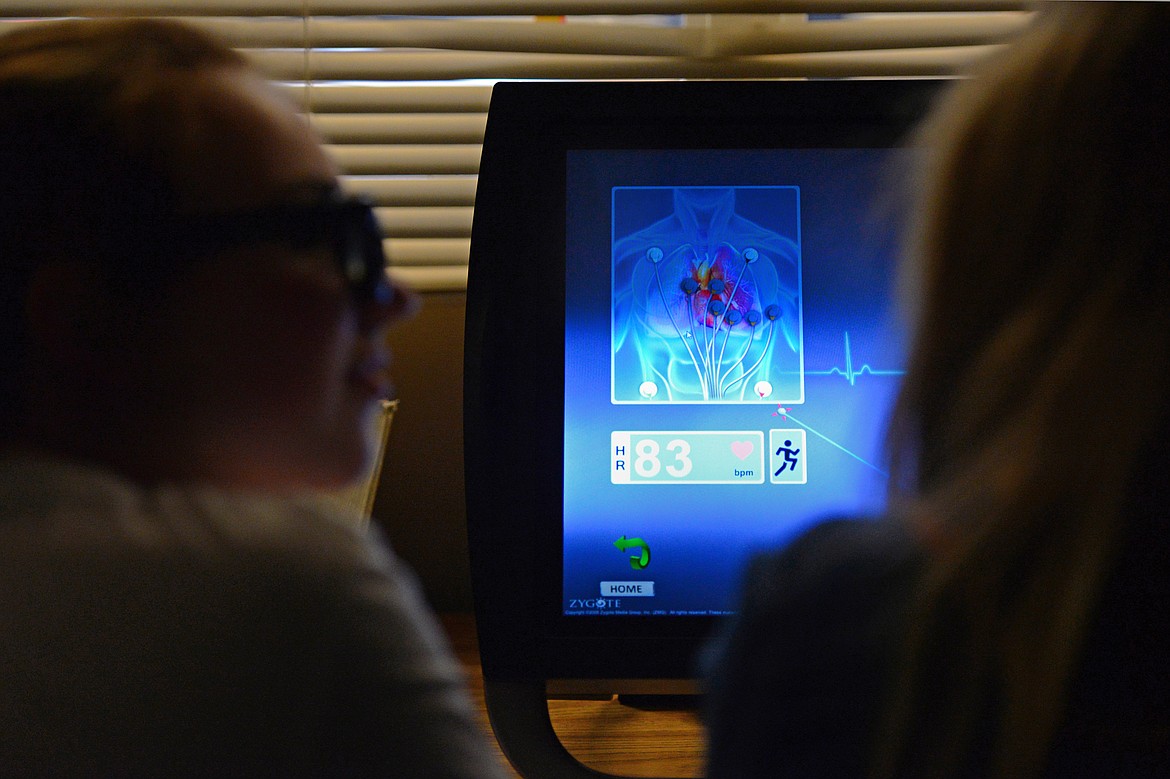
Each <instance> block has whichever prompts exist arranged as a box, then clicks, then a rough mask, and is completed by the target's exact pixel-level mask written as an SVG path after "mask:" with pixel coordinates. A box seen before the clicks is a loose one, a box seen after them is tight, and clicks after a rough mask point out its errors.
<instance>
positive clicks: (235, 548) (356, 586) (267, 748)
mask: <svg viewBox="0 0 1170 779" xmlns="http://www.w3.org/2000/svg"><path fill="white" fill-rule="evenodd" d="M499 770H500V769H499V767H498V764H497V762H496V760H495V758H494V757H493V756H491V754H490V753H489V752H488V750H487V749H486V743H485V737H484V734H483V733H481V732H480V730H479V729H478V726H477V725H476V724H475V720H474V716H473V712H472V709H471V706H470V703H469V701H468V699H467V697H466V695H465V692H464V689H463V682H462V675H461V669H460V667H459V666H458V664H457V663H456V662H455V661H454V659H453V658H452V656H451V654H450V652H449V650H448V648H447V645H446V642H445V639H444V637H443V635H442V633H441V631H440V630H439V629H438V627H437V625H436V623H435V621H434V619H433V618H432V616H431V615H430V613H429V612H428V610H427V608H426V606H425V604H424V602H423V600H422V598H421V596H420V594H419V592H418V589H417V586H416V584H415V582H414V579H413V577H412V576H411V575H410V574H409V573H408V572H406V571H404V569H403V566H402V564H401V563H400V562H398V561H397V560H396V559H395V558H394V557H393V555H392V554H391V553H390V552H389V550H388V549H387V548H386V547H385V546H384V545H382V544H381V543H380V542H379V541H378V540H377V538H376V537H371V535H370V534H369V533H368V532H365V531H361V530H359V529H358V528H357V527H355V526H354V523H353V522H352V521H351V520H348V519H347V518H346V517H345V516H344V515H343V514H340V513H337V512H335V511H334V510H332V509H331V508H330V507H329V506H328V505H326V504H325V503H323V502H320V501H315V500H308V499H306V500H303V501H278V500H275V499H273V498H269V497H262V496H248V495H238V494H228V493H224V492H222V491H217V490H213V489H207V488H194V487H188V486H164V487H158V488H150V489H144V488H141V487H139V486H137V485H135V484H133V483H131V482H129V481H127V480H125V479H122V478H120V477H119V476H117V475H114V474H111V473H106V472H102V471H100V470H97V469H94V468H89V467H85V466H79V465H73V464H65V463H60V462H52V461H47V460H35V459H30V458H16V457H8V458H4V459H0V774H2V775H8V774H11V773H19V774H21V775H24V774H27V773H45V774H53V775H59V774H61V773H66V774H77V775H86V776H92V775H101V774H107V773H116V774H118V775H152V776H163V775H166V776H175V775H184V774H185V775H223V774H232V775H273V774H280V775H286V776H287V775H305V776H321V775H345V776H350V775H355V774H361V775H370V774H376V775H383V776H404V777H407V776H408V777H452V778H454V777H460V778H462V777H498V776H500V773H499Z"/></svg>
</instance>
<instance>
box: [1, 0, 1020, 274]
mask: <svg viewBox="0 0 1170 779" xmlns="http://www.w3.org/2000/svg"><path fill="white" fill-rule="evenodd" d="M77 5H78V3H77V2H76V0H4V1H3V2H2V3H0V34H2V33H3V32H4V31H5V30H6V29H9V28H10V27H11V26H12V25H16V24H23V23H26V22H27V20H29V19H35V18H46V17H61V16H66V15H69V16H85V14H84V13H79V12H76V11H75V10H74V8H75V7H76V6H77ZM95 5H97V4H95ZM100 9H101V10H100V14H101V15H102V16H110V15H118V14H123V15H155V16H169V17H176V18H183V19H186V20H187V21H189V22H191V23H193V24H196V25H199V26H202V27H204V28H206V29H208V30H210V31H211V32H213V33H215V34H217V35H219V36H220V37H221V38H223V39H225V40H227V41H228V42H229V43H230V44H231V45H233V46H235V47H237V48H239V49H241V50H243V51H245V52H246V53H247V54H249V55H250V56H251V57H252V58H253V59H254V60H255V61H256V62H257V63H258V64H259V65H260V66H261V67H262V68H263V69H264V70H265V71H266V72H267V73H268V74H269V75H270V76H271V77H272V78H273V79H274V80H276V81H277V82H278V83H279V84H281V85H282V87H283V88H284V89H287V90H288V91H289V93H290V94H291V95H292V96H293V98H294V99H295V100H296V101H297V102H298V104H299V105H300V106H301V107H302V108H303V110H304V111H305V113H306V114H307V116H308V117H309V120H310V121H311V122H312V124H313V125H314V126H315V127H316V128H317V131H318V132H319V133H320V134H321V136H322V137H323V138H324V140H325V142H326V144H327V145H328V146H329V149H330V151H331V153H332V154H333V155H334V157H335V158H336V159H337V160H338V162H339V163H340V165H341V167H342V169H343V170H344V171H345V183H346V186H347V187H348V188H350V189H352V190H361V191H364V192H366V193H368V194H370V195H371V196H373V198H374V199H375V200H376V201H377V204H378V211H377V213H378V217H379V219H380V221H381V223H382V226H383V230H384V234H385V236H386V239H385V240H386V247H387V253H388V254H389V256H390V257H391V259H392V263H393V266H394V267H393V270H392V271H391V272H392V273H394V274H395V275H397V276H399V277H400V278H402V279H403V280H404V281H406V282H407V283H409V284H411V285H412V286H414V287H415V288H416V289H419V290H422V291H438V290H461V289H463V288H464V287H465V285H466V279H467V256H468V250H469V245H470V237H471V217H472V210H473V208H474V204H475V185H476V172H477V170H478V165H479V150H480V144H481V142H482V138H483V130H484V125H485V121H486V112H487V107H488V101H489V98H490V94H491V84H492V83H494V82H495V81H497V80H500V79H644V78H654V79H696V78H809V77H865V76H930V75H947V74H952V73H956V72H959V71H961V70H962V69H963V68H965V67H967V66H968V65H969V64H970V63H972V62H973V61H975V60H977V59H978V58H979V57H981V56H983V55H985V54H986V53H987V52H988V51H989V50H990V49H992V48H993V47H995V46H996V45H998V44H1000V43H1002V42H1003V41H1004V40H1006V39H1008V38H1009V37H1011V36H1012V35H1013V34H1015V33H1016V32H1018V31H1019V30H1021V29H1022V28H1023V26H1025V25H1026V24H1027V22H1028V19H1029V12H1028V10H1027V4H1025V3H1022V2H1011V1H1010V0H935V1H932V0H805V2H797V0H544V1H543V2H540V1H538V0H463V1H462V2H458V1H456V0H451V1H449V2H444V1H443V0H433V1H432V0H394V1H393V2H387V0H198V1H197V0H102V2H101V3H100Z"/></svg>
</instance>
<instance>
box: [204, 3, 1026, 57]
mask: <svg viewBox="0 0 1170 779" xmlns="http://www.w3.org/2000/svg"><path fill="white" fill-rule="evenodd" d="M1028 18H1029V17H1028V16H1027V15H1025V14H1020V13H997V14H978V15H970V16H962V17H958V18H955V17H954V16H939V15H927V16H924V15H918V14H914V15H898V16H891V17H876V18H875V17H870V18H858V19H837V20H832V21H805V20H803V19H801V20H798V21H790V20H785V19H782V18H781V17H779V16H775V17H767V18H764V19H761V18H760V17H758V16H752V17H746V18H743V19H742V20H738V21H742V22H743V26H742V28H741V29H738V30H726V29H723V28H716V27H709V26H698V25H696V26H688V27H652V26H650V27H648V26H646V25H637V24H621V23H608V24H545V23H540V22H535V21H531V20H529V21H503V20H499V19H487V20H484V19H478V20H405V21H379V20H370V19H358V20H349V21H334V20H328V21H322V20H317V19H313V20H310V22H309V24H308V25H307V27H306V26H305V25H302V23H301V22H300V21H299V20H282V21H255V20H235V21H232V22H227V21H222V20H217V21H211V20H205V21H203V22H199V20H193V21H195V23H197V24H201V26H204V27H206V28H207V29H210V30H212V31H213V32H216V33H217V34H219V35H220V36H221V37H223V38H225V39H227V40H231V41H233V42H234V43H235V44H236V45H239V46H252V47H260V46H264V47H284V48H298V47H300V46H302V45H303V43H304V42H305V41H306V40H307V41H308V45H309V46H310V47H312V48H324V49H329V48H334V49H339V48H421V49H441V50H449V51H497V52H528V53H554V54H615V55H638V56H664V57H685V56H698V57H705V56H714V55H748V54H781V53H790V52H801V51H807V52H812V51H852V50H864V49H906V48H929V47H937V46H963V45H976V44H982V43H992V42H995V41H998V40H999V39H1002V38H1003V37H1004V36H1006V35H1011V34H1014V33H1015V32H1017V31H1018V30H1019V29H1020V28H1021V27H1022V26H1023V25H1025V24H1026V23H1027V20H1028Z"/></svg>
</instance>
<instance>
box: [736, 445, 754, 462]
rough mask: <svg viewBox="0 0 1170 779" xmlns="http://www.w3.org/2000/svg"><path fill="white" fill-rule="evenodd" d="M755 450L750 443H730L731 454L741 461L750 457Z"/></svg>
mask: <svg viewBox="0 0 1170 779" xmlns="http://www.w3.org/2000/svg"><path fill="white" fill-rule="evenodd" d="M755 450H756V447H755V445H754V444H753V443H752V442H751V441H732V442H731V453H732V454H734V455H735V456H736V457H738V458H739V459H741V460H746V459H747V458H748V457H751V454H752V452H754V451H755Z"/></svg>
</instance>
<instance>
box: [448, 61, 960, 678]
mask: <svg viewBox="0 0 1170 779" xmlns="http://www.w3.org/2000/svg"><path fill="white" fill-rule="evenodd" d="M942 83H944V82H942V81H939V80H930V79H905V80H856V81H837V80H833V81H734V82H719V81H701V82H696V81H687V82H681V81H669V82H659V81H655V82H556V83H548V82H502V83H500V84H497V85H496V86H495V88H494V89H493V94H492V101H491V108H490V111H489V117H488V124H487V130H486V134H485V139H484V145H483V154H482V159H481V165H480V172H479V182H478V187H477V192H476V203H475V215H474V222H473V228H472V240H471V253H470V264H469V271H468V298H467V319H466V329H465V344H464V349H465V364H464V450H465V469H466V491H467V523H468V534H469V542H470V553H471V565H472V588H473V594H474V598H475V606H476V619H477V625H478V630H479V640H480V649H481V658H482V662H483V669H484V674H485V677H488V678H493V679H561V678H575V679H576V678H580V679H589V678H605V679H663V678H666V679H683V678H690V677H692V676H693V674H694V673H695V667H694V659H695V653H696V650H697V649H698V647H699V646H700V644H701V643H702V641H703V640H704V639H705V638H706V637H707V636H708V635H709V634H710V632H711V631H712V629H713V628H714V626H715V620H714V618H706V617H703V618H695V617H637V616H620V617H619V616H610V617H589V616H573V617H566V616H564V615H563V613H562V603H563V602H562V597H561V592H562V587H561V585H562V581H563V576H562V574H563V571H562V569H561V561H562V559H563V558H562V554H561V551H562V521H563V515H562V512H563V472H562V467H563V466H562V460H563V453H564V438H563V436H564V332H565V330H564V324H565V323H564V316H563V312H564V305H565V274H564V256H565V228H566V225H565V187H566V179H565V175H566V155H567V153H568V151H570V150H587V149H706V148H717V149H769V148H775V149H791V148H886V147H890V146H896V145H899V144H900V143H902V142H903V141H904V139H905V137H906V135H907V133H908V131H909V130H910V129H911V128H912V127H913V126H914V125H915V124H916V123H917V122H918V121H919V120H920V119H921V117H922V116H923V115H924V114H925V112H926V111H927V109H928V107H929V105H930V103H931V101H932V100H933V99H934V97H935V96H936V95H937V92H938V90H939V88H940V85H941V84H942ZM517 343H522V344H523V348H522V349H517V348H515V344H517ZM534 356H537V359H533V357H534ZM518 376H522V377H523V378H522V380H520V381H516V380H514V379H515V378H516V377H518ZM541 516H544V517H547V519H546V520H544V521H540V519H539V517H541Z"/></svg>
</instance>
